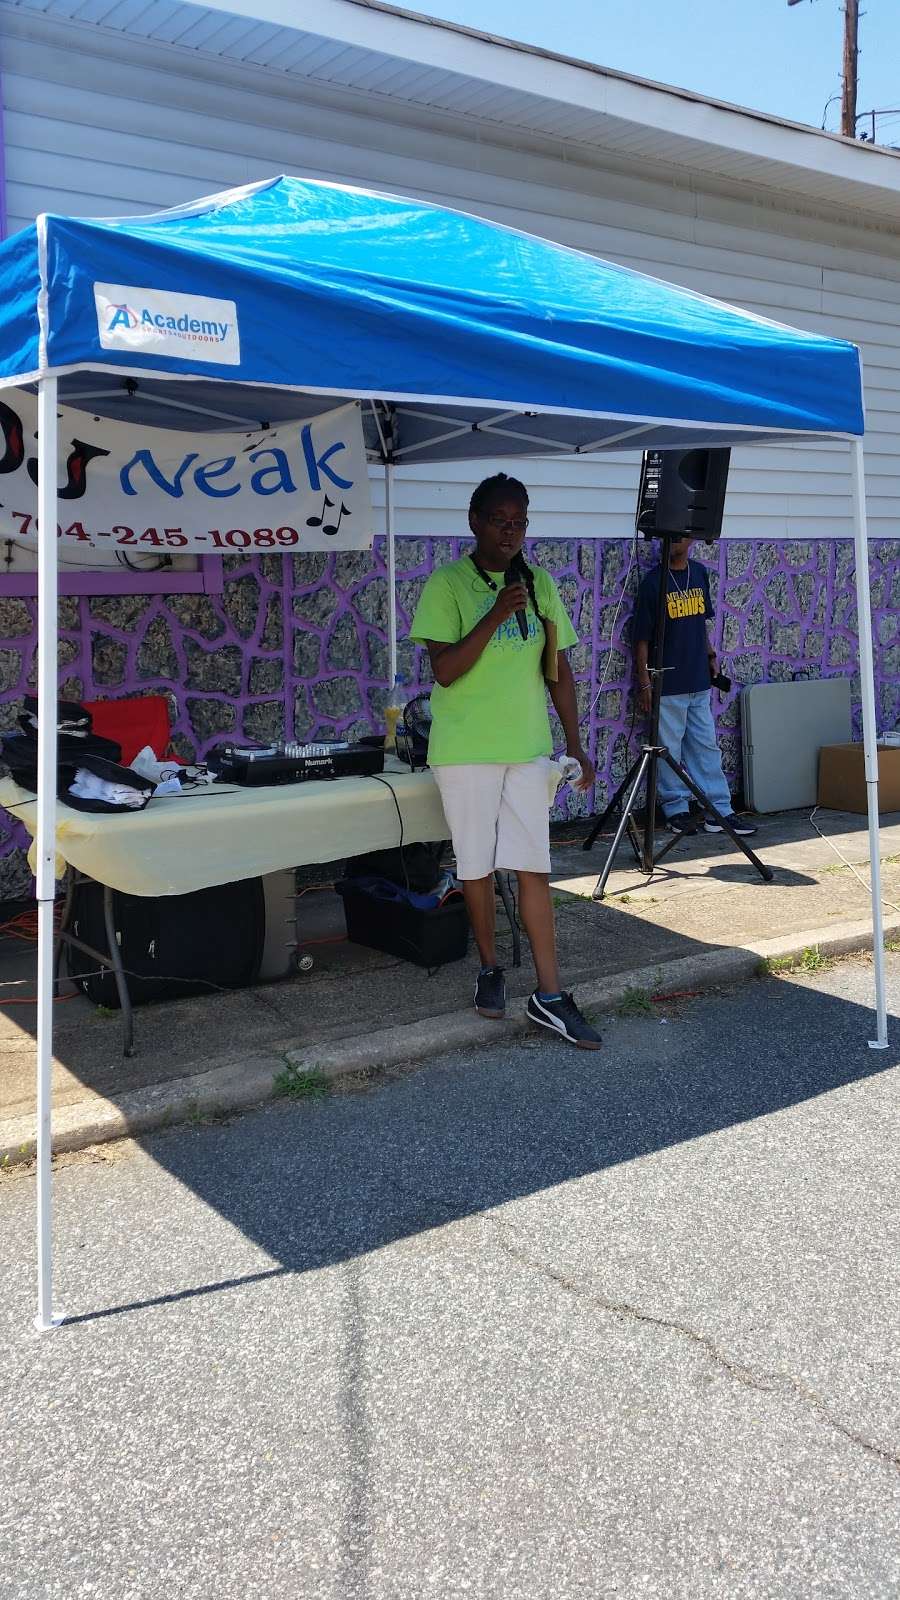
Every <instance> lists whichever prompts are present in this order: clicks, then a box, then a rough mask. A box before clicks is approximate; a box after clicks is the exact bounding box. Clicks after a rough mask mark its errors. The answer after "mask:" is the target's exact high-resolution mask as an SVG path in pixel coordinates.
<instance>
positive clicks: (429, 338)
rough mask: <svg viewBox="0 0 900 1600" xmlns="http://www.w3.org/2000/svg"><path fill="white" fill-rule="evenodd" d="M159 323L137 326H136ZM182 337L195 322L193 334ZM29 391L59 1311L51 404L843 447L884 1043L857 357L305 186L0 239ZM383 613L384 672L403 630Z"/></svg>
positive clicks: (196, 421)
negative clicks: (35, 418) (332, 411)
mask: <svg viewBox="0 0 900 1600" xmlns="http://www.w3.org/2000/svg"><path fill="white" fill-rule="evenodd" d="M148 319H149V326H148V327H147V328H146V331H145V330H144V325H145V324H146V323H147V322H148ZM188 334H190V335H191V337H188ZM11 385H16V386H20V387H21V386H25V385H36V386H37V391H38V408H39V439H38V513H39V521H40V530H39V555H38V568H39V601H38V633H39V702H40V709H39V723H40V779H39V790H40V793H39V799H38V821H37V856H38V873H37V892H38V902H39V945H38V960H39V972H38V988H39V996H40V1002H39V1013H38V1168H39V1218H38V1237H39V1296H38V1317H37V1323H38V1326H39V1327H41V1328H49V1327H51V1326H53V1324H54V1318H53V1313H52V1302H51V1253H50V1149H51V1145H50V1139H51V1126H50V1064H51V1059H52V959H53V896H54V886H55V885H54V879H55V871H54V855H55V852H54V837H55V794H56V781H55V780H56V749H55V727H56V716H55V701H56V693H57V690H56V681H57V657H56V599H57V571H56V569H57V551H56V538H55V527H56V521H57V485H56V473H55V463H56V459H57V410H56V408H57V405H58V404H60V403H62V402H65V403H66V404H68V405H72V406H75V407H82V408H84V409H86V410H90V411H91V412H92V413H95V414H100V415H106V416H109V417H114V418H115V417H125V416H128V417H132V418H133V417H135V415H136V412H137V415H138V416H139V417H140V418H141V419H142V420H143V421H145V422H153V423H154V424H156V425H157V426H170V427H176V426H177V427H179V428H182V429H183V428H184V426H185V419H186V417H189V418H190V419H191V426H192V427H195V428H196V429H197V430H198V431H199V430H202V429H204V428H217V429H221V427H222V424H223V422H225V423H227V424H230V425H233V426H234V427H235V428H236V429H246V428H247V427H248V426H257V425H258V424H259V423H260V422H263V421H264V422H266V423H274V422H276V421H279V420H282V419H295V418H301V417H303V416H305V415H311V414H318V413H321V412H322V411H324V410H326V409H328V408H329V406H331V405H332V404H333V405H334V406H338V405H342V404H346V402H347V401H348V400H357V401H358V402H359V403H360V406H361V410H362V416H363V424H364V429H365V437H366V445H367V449H368V451H369V456H370V459H371V460H372V461H376V462H381V463H382V464H383V466H384V469H385V475H386V490H387V493H386V506H387V517H386V524H387V534H388V575H389V581H390V582H391V583H393V578H394V559H393V549H394V544H393V523H392V492H391V479H392V472H393V468H394V466H395V465H396V464H397V463H404V462H417V461H418V462H442V461H457V460H462V459H474V460H477V459H484V458H488V457H490V456H492V455H496V454H498V453H502V454H503V455H506V456H509V455H522V456H527V455H531V454H541V455H546V454H548V453H549V452H553V451H557V452H559V453H561V454H565V455H586V454H588V453H594V452H596V451H601V450H609V449H619V450H621V449H622V448H623V447H625V446H626V445H627V446H628V447H631V446H634V447H635V448H636V449H640V450H644V449H648V448H658V449H667V448H672V449H674V448H684V447H686V446H699V445H711V444H715V445H723V444H748V443H752V442H754V441H766V442H769V443H771V442H773V441H778V440H782V441H789V440H792V439H793V440H795V441H803V442H806V441H814V440H815V441H822V440H830V441H844V442H846V443H847V445H848V447H849V451H850V459H851V470H852V479H853V517H854V534H855V543H856V583H857V591H858V614H859V631H860V666H861V683H862V705H863V728H864V740H865V757H866V781H867V788H868V799H869V832H870V847H871V848H870V855H871V870H872V917H873V935H874V952H875V973H876V1017H877V1038H876V1040H875V1041H873V1043H874V1044H875V1045H877V1046H879V1047H884V1046H885V1045H886V1043H887V1032H886V1026H887V1025H886V1009H885V998H884V975H883V956H882V925H881V894H880V882H879V860H878V796H877V756H876V745H875V700H874V687H873V669H872V640H871V619H870V606H869V581H868V563H867V547H866V523H865V491H864V479H863V453H862V434H863V430H864V422H863V407H862V393H861V382H860V369H859V358H858V352H857V350H856V349H855V347H854V346H853V345H850V344H846V343H843V342H841V341H838V340H834V339H826V338H823V337H821V336H819V335H814V334H807V333H802V332H798V331H797V330H795V329H792V328H788V327H784V326H782V325H781V324H779V323H775V322H771V321H768V320H766V319H763V318H760V317H755V316H751V315H749V314H748V313H746V312H743V311H739V310H737V309H735V308H733V307H730V306H727V305H722V304H720V303H718V302H715V301H712V300H708V299H706V298H704V297H703V296H701V295H697V294H692V293H690V292H688V291H686V290H683V289H678V288H674V287H672V286H671V285H669V284H666V283H662V282H660V281H658V280H656V279H653V278H648V277H645V276H643V275H641V274H639V273H635V272H631V271H628V270H626V269H624V268H622V267H617V266H614V265H611V264H610V263H608V262H604V261H599V260H597V259H596V258H594V257H592V256H590V255H587V254H584V253H582V252H580V251H577V250H572V249H568V248H565V247H563V246H560V245H555V244H551V243H548V242H547V241H546V240H543V239H539V238H535V237H533V236H531V235H529V234H525V233H521V232H518V231H516V230H514V229H510V228H506V227H501V226H497V225H495V224H491V223H488V222H485V221H483V220H481V219H479V218H476V217H472V216H469V215H466V214H464V213H461V212H458V211H452V210H448V209H445V208H442V207H438V206H434V205H429V204H427V203H426V202H423V201H420V200H412V199H406V198H402V197H398V196H396V195H384V194H374V193H370V192H368V191H365V190H360V189H354V188H346V187H341V186H337V185H334V184H327V183H320V182H314V181H311V180H307V179H299V178H275V179H273V180H272V181H271V182H267V183H261V184H256V185H251V186H249V187H247V188H243V189H234V190H229V191H228V192H226V193H223V194H219V195H214V196H212V197H210V198H208V199H204V200H200V201H197V202H196V203H195V204H192V205H187V206H180V207H177V208H175V209H174V210H171V211H165V212H160V213H157V214H155V215H152V216H143V217H132V218H124V219H123V218H116V219H111V220H102V221H97V220H83V219H76V218H70V217H58V216H50V215H48V216H42V217H40V218H38V221H37V223H36V224H35V225H34V227H32V228H29V229H26V230H25V231H23V232H22V233H20V234H17V235H15V236H14V237H13V238H12V239H9V240H7V241H6V242H5V243H4V244H3V245H0V389H2V388H3V387H5V386H11ZM389 611H390V616H391V632H390V654H391V670H392V671H393V668H394V665H395V661H396V623H395V608H394V605H393V601H392V603H391V605H390V607H389Z"/></svg>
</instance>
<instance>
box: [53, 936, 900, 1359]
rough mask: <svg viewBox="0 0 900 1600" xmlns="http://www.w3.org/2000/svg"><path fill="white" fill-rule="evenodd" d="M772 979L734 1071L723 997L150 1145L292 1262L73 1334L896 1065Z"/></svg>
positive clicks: (469, 1210)
mask: <svg viewBox="0 0 900 1600" xmlns="http://www.w3.org/2000/svg"><path fill="white" fill-rule="evenodd" d="M891 959H892V961H896V960H897V958H896V957H893V958H891ZM758 982H759V984H760V987H759V1005H758V1006H757V1007H755V1008H754V1010H753V1015H754V1017H755V1018H758V1021H756V1022H755V1023H754V1026H753V1033H752V1036H749V1037H746V1038H745V1039H743V1040H741V1041H739V1042H738V1044H737V1046H735V1045H734V1042H733V1041H730V1042H729V1043H727V1044H725V1045H724V1046H723V1053H722V1055H721V1056H720V1058H719V1059H718V1060H716V1059H710V1058H709V1054H708V1052H706V1053H704V1051H703V1050H700V1051H695V1049H694V1048H693V1030H692V1026H691V1018H692V1015H693V1016H695V1017H696V1015H697V1012H696V1011H695V1010H693V1008H695V1007H705V1006H709V1005H715V1004H720V1003H721V1001H720V1000H719V999H718V998H715V997H714V998H710V997H702V998H698V999H697V1000H694V1001H691V1002H688V1003H687V1004H685V1005H683V1007H682V1008H681V1009H680V1010H676V1011H675V1012H674V1013H670V1014H669V1016H668V1018H667V1020H666V1021H665V1023H663V1021H662V1019H661V1018H660V1017H658V1016H656V1015H654V1016H650V1017H647V1018H640V1019H637V1020H625V1019H621V1018H620V1019H617V1021H616V1022H615V1023H610V1024H609V1026H608V1028H607V1033H608V1035H612V1037H611V1038H610V1039H609V1046H610V1048H609V1050H608V1051H607V1052H605V1053H602V1054H601V1055H599V1056H596V1055H593V1054H591V1053H588V1052H584V1053H582V1052H579V1051H574V1050H573V1051H569V1050H566V1049H565V1048H563V1047H560V1049H559V1053H558V1056H557V1055H556V1053H555V1051H554V1050H553V1047H552V1046H551V1047H550V1048H551V1052H552V1059H551V1060H549V1061H548V1054H547V1047H542V1046H540V1045H531V1046H529V1045H528V1044H527V1043H525V1044H523V1043H522V1042H519V1043H518V1044H517V1043H516V1042H515V1041H513V1042H512V1044H511V1048H510V1049H509V1051H508V1052H505V1053H504V1054H503V1055H502V1056H500V1057H498V1055H497V1053H495V1052H491V1053H490V1054H489V1055H486V1056H480V1055H475V1056H471V1055H470V1056H469V1057H468V1058H462V1056H461V1055H459V1054H457V1055H456V1056H451V1057H448V1058H446V1059H445V1060H444V1061H442V1062H440V1063H435V1064H432V1065H431V1066H429V1067H427V1068H423V1069H419V1070H412V1071H408V1072H397V1073H396V1074H393V1075H391V1079H392V1081H387V1082H380V1083H378V1084H376V1085H374V1086H370V1087H368V1088H359V1089H358V1091H357V1092H347V1091H346V1090H345V1091H343V1092H339V1093H337V1094H335V1095H333V1096H331V1097H329V1098H327V1099H324V1100H321V1101H315V1102H308V1103H305V1104H303V1105H302V1106H284V1105H276V1106H274V1107H270V1108H267V1109H266V1110H265V1111H262V1112H260V1113H257V1114H254V1115H252V1116H246V1117H243V1118H242V1119H241V1120H240V1121H239V1122H237V1123H232V1124H230V1125H221V1126H218V1127H216V1126H207V1127H204V1128H202V1129H188V1130H179V1131H170V1132H168V1133H160V1134H157V1135H153V1136H149V1137H147V1138H145V1139H143V1140H142V1141H141V1144H142V1147H143V1149H144V1150H145V1151H146V1153H147V1154H148V1155H149V1156H150V1157H151V1158H152V1159H153V1161H154V1162H155V1163H157V1164H158V1165H159V1166H160V1167H161V1168H163V1169H164V1170H165V1171H166V1172H167V1173H169V1174H171V1176H172V1177H173V1178H175V1179H176V1180H177V1181H178V1182H179V1184H181V1185H183V1186H185V1187H186V1188H187V1189H189V1190H190V1191H191V1192H192V1193H193V1194H194V1195H195V1196H196V1198H197V1200H198V1201H200V1202H202V1204H203V1205H204V1206H207V1207H212V1208H213V1209H214V1210H215V1211H216V1212H218V1213H219V1214H220V1215H221V1216H222V1217H223V1218H224V1219H225V1220H226V1221H227V1222H228V1223H230V1224H231V1225H232V1226H233V1227H234V1228H236V1229H238V1230H240V1232H241V1233H242V1234H243V1235H244V1236H245V1237H246V1238H248V1239H249V1240H252V1241H253V1242H254V1243H255V1244H256V1245H257V1246H259V1247H261V1248H262V1249H263V1250H265V1251H266V1252H267V1254H268V1255H269V1256H270V1258H271V1259H272V1260H273V1261H274V1262H275V1263H276V1264H275V1265H273V1266H272V1267H271V1268H267V1269H263V1270H261V1271H259V1272H254V1273H249V1274H246V1275H243V1276H236V1277H234V1278H228V1277H225V1278H222V1277H218V1278H216V1279H215V1280H214V1281H209V1282H205V1283H204V1282H199V1283H197V1284H195V1285H191V1286H188V1287H180V1288H177V1289H175V1288H173V1289H172V1290H171V1291H170V1292H169V1291H166V1290H165V1289H161V1290H160V1292H159V1293H156V1294H150V1295H148V1296H147V1298H145V1299H136V1300H133V1301H131V1302H129V1303H125V1304H119V1305H117V1304H109V1305H106V1306H100V1307H97V1308H95V1309H91V1310H86V1311H84V1312H82V1313H81V1314H77V1315H73V1316H72V1317H71V1319H70V1320H69V1322H68V1323H67V1324H66V1325H65V1326H67V1327H69V1328H74V1327H75V1326H77V1325H79V1324H84V1323H90V1322H93V1321H96V1320H97V1319H100V1318H105V1317H110V1316H118V1315H123V1314H127V1313H129V1312H137V1311H140V1310H144V1309H148V1308H152V1307H159V1308H164V1307H165V1306H167V1305H170V1304H173V1303H175V1302H177V1301H180V1300H184V1299H192V1298H194V1297H200V1296H205V1295H210V1294H217V1293H223V1292H226V1291H229V1290H234V1289H239V1288H241V1287H242V1286H245V1285H247V1284H251V1283H254V1282H259V1281H262V1280H265V1279H267V1278H276V1277H282V1276H286V1275H290V1274H295V1273H297V1274H299V1273H306V1272H309V1271H313V1270H316V1269H318V1268H325V1267H330V1266H334V1265H336V1264H339V1263H344V1262H348V1261H351V1260H353V1259H354V1258H356V1257H360V1256H363V1255H367V1254H369V1253H370V1252H372V1251H376V1250H380V1249H382V1248H384V1247H385V1246H388V1245H391V1244H394V1243H396V1242H397V1241H400V1240H404V1239H408V1240H412V1239H414V1238H416V1237H418V1236H421V1235H424V1234H427V1233H428V1232H429V1231H430V1230H432V1229H436V1228H440V1227H442V1226H443V1225H445V1224H447V1223H451V1222H456V1221H459V1220H461V1219H466V1218H472V1217H475V1216H477V1215H479V1214H483V1213H485V1212H490V1211H493V1210H494V1209H495V1208H498V1207H502V1206H504V1205H506V1204H507V1203H509V1202H511V1201H515V1200H520V1199H522V1198H523V1197H527V1196H529V1195H536V1194H538V1193H541V1192H545V1191H547V1190H549V1189H551V1188H553V1187H554V1186H557V1185H561V1184H567V1183H571V1182H573V1181H577V1180H579V1179H581V1178H584V1177H585V1176H588V1175H591V1174H595V1173H599V1172H601V1171H603V1170H604V1169H608V1168H612V1167H615V1166H618V1165H619V1164H621V1163H625V1162H631V1161H635V1160H638V1159H640V1158H641V1157H645V1156H649V1155H652V1154H654V1153H655V1152H659V1151H662V1150H665V1149H666V1148H668V1147H671V1146H673V1145H676V1144H682V1143H685V1142H687V1141H693V1140H699V1139H702V1138H704V1137H705V1136H707V1135H711V1134H715V1133H717V1132H719V1131H722V1130H727V1129H730V1128H734V1127H737V1126H738V1125H740V1124H742V1123H746V1122H749V1121H753V1120H755V1119H757V1118H762V1117H768V1116H771V1115H773V1114H774V1113H777V1112H779V1111H782V1110H784V1109H787V1108H790V1107H793V1106H798V1105H800V1104H801V1103H803V1102H805V1101H810V1100H813V1099H815V1098H816V1097H818V1096H821V1095H827V1094H829V1093H830V1092H831V1091H833V1090H836V1089H839V1088H841V1087H843V1086H846V1085H849V1084H853V1083H863V1082H864V1081H865V1080H866V1079H868V1078H872V1077H875V1076H878V1075H880V1074H881V1073H883V1072H885V1071H887V1070H890V1069H891V1067H892V1066H893V1065H894V1064H895V1062H896V1035H895V1037H894V1039H893V1041H892V1043H893V1045H894V1048H892V1049H891V1050H890V1051H889V1052H888V1053H887V1054H875V1053H873V1052H871V1051H870V1050H868V1049H867V1048H866V1044H865V1032H866V1023H867V1018H868V1013H867V1010H866V1008H864V1007H862V1006H860V1005H858V1004H856V1003H855V1002H851V1001H848V1000H845V999H841V998H837V997H835V996H832V995H828V994H823V993H822V992H821V991H820V990H818V989H816V988H815V987H814V986H812V984H809V985H807V984H806V983H805V982H804V981H802V980H801V981H794V980H788V981H784V980H782V979H778V978H772V977H767V978H762V979H760V980H758ZM798 1032H800V1033H802V1036H803V1037H804V1038H805V1039H806V1041H807V1042H808V1048H807V1050H806V1051H805V1052H804V1054H803V1055H802V1056H801V1055H798V1052H797V1044H796V1041H797V1036H798ZM500 1039H501V1031H500V1030H498V1032H497V1040H498V1042H499V1041H500ZM589 1225H590V1224H589V1223H588V1226H589ZM140 1226H141V1219H140V1217H139V1216H136V1217H131V1218H129V1221H128V1227H129V1229H136V1228H140ZM597 1244H598V1248H602V1240H600V1239H598V1240H597ZM220 1259H221V1258H220V1257H219V1260H220ZM165 1270H166V1269H165V1266H164V1265H163V1264H162V1263H161V1264H160V1273H161V1274H164V1273H165Z"/></svg>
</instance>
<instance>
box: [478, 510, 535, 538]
mask: <svg viewBox="0 0 900 1600" xmlns="http://www.w3.org/2000/svg"><path fill="white" fill-rule="evenodd" d="M485 521H486V522H487V524H488V526H489V527H491V528H493V529H494V530H495V531H496V532H497V533H505V532H506V529H507V528H511V529H512V531H513V533H524V532H525V530H526V528H527V527H528V518H527V517H501V516H500V515H499V514H498V513H497V512H495V513H494V515H493V516H492V517H486V518H485Z"/></svg>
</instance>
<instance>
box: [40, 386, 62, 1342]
mask: <svg viewBox="0 0 900 1600" xmlns="http://www.w3.org/2000/svg"><path fill="white" fill-rule="evenodd" d="M56 478H57V426H56V379H55V378H41V380H40V382H39V384H38V800H37V833H36V844H37V901H38V978H37V992H38V1010H37V1255H38V1309H37V1316H36V1317H35V1319H34V1321H35V1327H36V1328H37V1329H38V1331H39V1332H40V1333H46V1332H48V1331H49V1330H50V1329H51V1328H55V1327H57V1326H58V1324H59V1323H60V1322H61V1321H62V1320H63V1317H62V1315H61V1314H57V1315H54V1311H53V1238H52V1215H51V1165H50V1160H51V1154H52V1148H53V1147H52V1137H53V1135H52V1126H51V1104H52V1093H53V1089H52V1072H53V988H54V984H53V943H54V927H53V912H54V898H55V893H56V724H57V720H58V717H57V688H56V672H57V650H56V629H57V614H56V612H57V608H56V594H57V551H56V513H57V506H56Z"/></svg>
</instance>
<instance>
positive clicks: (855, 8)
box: [787, 0, 859, 139]
mask: <svg viewBox="0 0 900 1600" xmlns="http://www.w3.org/2000/svg"><path fill="white" fill-rule="evenodd" d="M787 3H788V5H789V6H798V5H799V4H800V0H787ZM858 56H859V0H844V58H843V66H842V71H841V133H843V134H845V135H846V137H847V138H848V139H855V138H856V81H857V71H856V68H857V57H858Z"/></svg>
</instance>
